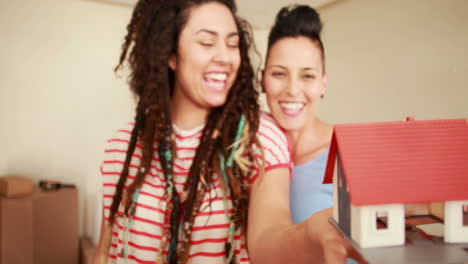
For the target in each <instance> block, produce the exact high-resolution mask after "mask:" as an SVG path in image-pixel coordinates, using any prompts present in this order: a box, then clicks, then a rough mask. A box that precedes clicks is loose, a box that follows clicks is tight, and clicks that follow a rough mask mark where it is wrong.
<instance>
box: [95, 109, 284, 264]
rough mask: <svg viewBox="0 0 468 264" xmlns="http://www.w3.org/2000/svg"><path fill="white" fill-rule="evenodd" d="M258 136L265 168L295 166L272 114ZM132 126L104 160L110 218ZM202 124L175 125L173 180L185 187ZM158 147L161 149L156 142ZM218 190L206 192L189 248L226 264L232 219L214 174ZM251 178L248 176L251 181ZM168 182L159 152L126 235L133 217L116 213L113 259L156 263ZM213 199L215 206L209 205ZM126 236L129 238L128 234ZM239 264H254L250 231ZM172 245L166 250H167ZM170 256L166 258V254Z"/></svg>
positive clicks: (208, 262)
mask: <svg viewBox="0 0 468 264" xmlns="http://www.w3.org/2000/svg"><path fill="white" fill-rule="evenodd" d="M259 124H260V125H259V129H258V131H257V137H258V140H259V141H260V144H261V146H262V148H263V153H264V155H265V156H264V158H265V171H268V170H271V169H274V168H290V167H291V164H290V155H289V151H288V145H287V139H286V137H285V136H284V134H283V132H282V131H281V130H280V129H279V128H278V127H277V125H276V124H275V122H274V121H273V119H272V117H271V116H270V115H268V114H266V113H261V114H260V122H259ZM132 126H133V124H128V127H127V128H125V129H120V130H118V132H117V133H116V135H115V136H114V137H113V138H112V139H110V140H109V141H108V144H107V147H106V150H105V158H104V161H103V164H102V166H101V172H102V177H103V193H104V217H105V219H106V221H108V219H109V209H110V205H111V203H112V199H113V195H114V192H115V187H116V184H117V182H118V179H119V176H120V172H121V170H122V168H123V164H124V160H125V155H126V152H127V148H128V144H129V139H130V133H131V130H132ZM202 130H203V126H202V127H198V128H195V129H192V130H190V131H183V130H181V129H178V128H177V127H175V126H174V132H175V134H176V146H177V150H176V157H175V160H174V184H175V186H176V188H177V189H178V190H179V191H180V190H181V189H182V188H183V186H184V183H185V180H186V177H187V175H188V173H189V170H190V166H191V164H192V161H193V158H194V156H195V151H196V148H197V146H198V145H199V143H200V138H201V134H202ZM255 146H256V148H255V152H256V156H257V157H261V150H260V149H259V148H258V146H257V145H254V147H255ZM155 147H157V146H156V145H155ZM141 153H142V151H141V145H139V144H137V147H136V149H135V153H134V154H133V156H132V160H131V165H130V169H129V176H128V179H127V182H126V186H128V184H130V183H131V181H132V180H133V179H134V177H135V174H136V171H137V168H138V165H139V164H140V160H141ZM258 172H259V168H258V167H254V168H253V169H252V170H251V172H250V177H249V179H248V180H249V182H250V183H253V182H254V181H255V180H256V179H257V177H258ZM212 177H213V182H214V186H215V188H213V189H212V190H211V192H209V193H207V194H206V195H205V197H204V199H203V202H202V206H201V208H200V211H199V212H198V214H197V216H196V217H195V221H194V227H193V231H192V242H191V247H190V252H189V263H191V264H217V263H226V257H225V243H226V241H227V237H228V227H229V219H228V218H227V216H226V215H225V208H224V207H225V203H224V201H223V195H222V189H221V187H220V182H219V178H218V176H217V175H216V173H214V174H213V176H212ZM246 180H247V179H246ZM164 189H165V180H164V175H163V172H162V170H161V165H160V163H159V159H158V155H157V151H155V157H154V158H153V161H152V164H151V169H150V170H149V171H148V175H147V177H146V179H145V182H144V184H143V186H142V187H141V191H140V195H139V198H138V201H137V203H136V212H135V216H134V217H133V222H132V224H131V225H130V227H129V231H128V232H127V234H125V229H126V225H127V221H128V219H127V218H126V217H123V216H121V215H122V210H120V209H119V212H118V213H117V215H116V220H115V223H114V225H113V229H112V239H111V246H110V249H109V263H154V262H155V260H156V257H157V255H158V254H159V253H158V252H159V251H160V250H161V249H160V244H161V236H162V234H163V228H164V219H165V213H166V205H167V201H166V200H165V198H164ZM227 199H228V205H227V206H228V208H227V209H228V211H230V212H232V204H231V202H230V197H227ZM209 203H211V206H210V207H211V208H209V207H208V206H205V205H208V204H209ZM125 236H126V238H125ZM124 241H128V242H127V246H125V247H126V252H127V255H128V256H127V258H128V260H127V262H124V258H123V256H122V255H121V254H120V253H121V251H122V248H123V247H124ZM233 246H234V249H235V251H234V252H235V262H236V263H249V256H248V254H247V250H246V248H245V234H241V233H240V231H237V233H236V234H235V236H234V244H233ZM167 249H168V248H167V247H166V248H165V249H164V250H165V252H164V253H165V254H167ZM164 259H166V258H164Z"/></svg>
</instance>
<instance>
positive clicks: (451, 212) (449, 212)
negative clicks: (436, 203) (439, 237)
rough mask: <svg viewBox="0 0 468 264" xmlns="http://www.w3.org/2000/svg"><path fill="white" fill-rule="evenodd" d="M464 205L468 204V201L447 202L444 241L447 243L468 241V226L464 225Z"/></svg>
mask: <svg viewBox="0 0 468 264" xmlns="http://www.w3.org/2000/svg"><path fill="white" fill-rule="evenodd" d="M463 205H468V201H451V202H446V203H445V219H444V229H445V230H444V242H446V243H467V242H468V226H463V215H462V206H463Z"/></svg>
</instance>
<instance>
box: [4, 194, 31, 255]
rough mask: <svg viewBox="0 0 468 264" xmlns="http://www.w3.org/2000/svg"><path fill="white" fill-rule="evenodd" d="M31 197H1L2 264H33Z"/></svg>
mask: <svg viewBox="0 0 468 264" xmlns="http://www.w3.org/2000/svg"><path fill="white" fill-rule="evenodd" d="M32 214H33V203H32V199H31V197H30V196H29V197H23V198H4V197H0V264H31V263H33V248H34V245H33V230H32V227H33V217H32Z"/></svg>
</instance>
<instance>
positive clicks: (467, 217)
mask: <svg viewBox="0 0 468 264" xmlns="http://www.w3.org/2000/svg"><path fill="white" fill-rule="evenodd" d="M462 217H463V219H462V222H463V226H468V204H464V205H462Z"/></svg>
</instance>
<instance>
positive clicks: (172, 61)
mask: <svg viewBox="0 0 468 264" xmlns="http://www.w3.org/2000/svg"><path fill="white" fill-rule="evenodd" d="M167 64H168V65H169V68H171V70H173V71H175V70H176V68H177V67H176V66H177V58H176V56H175V55H171V56H170V57H169V61H168V62H167Z"/></svg>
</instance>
